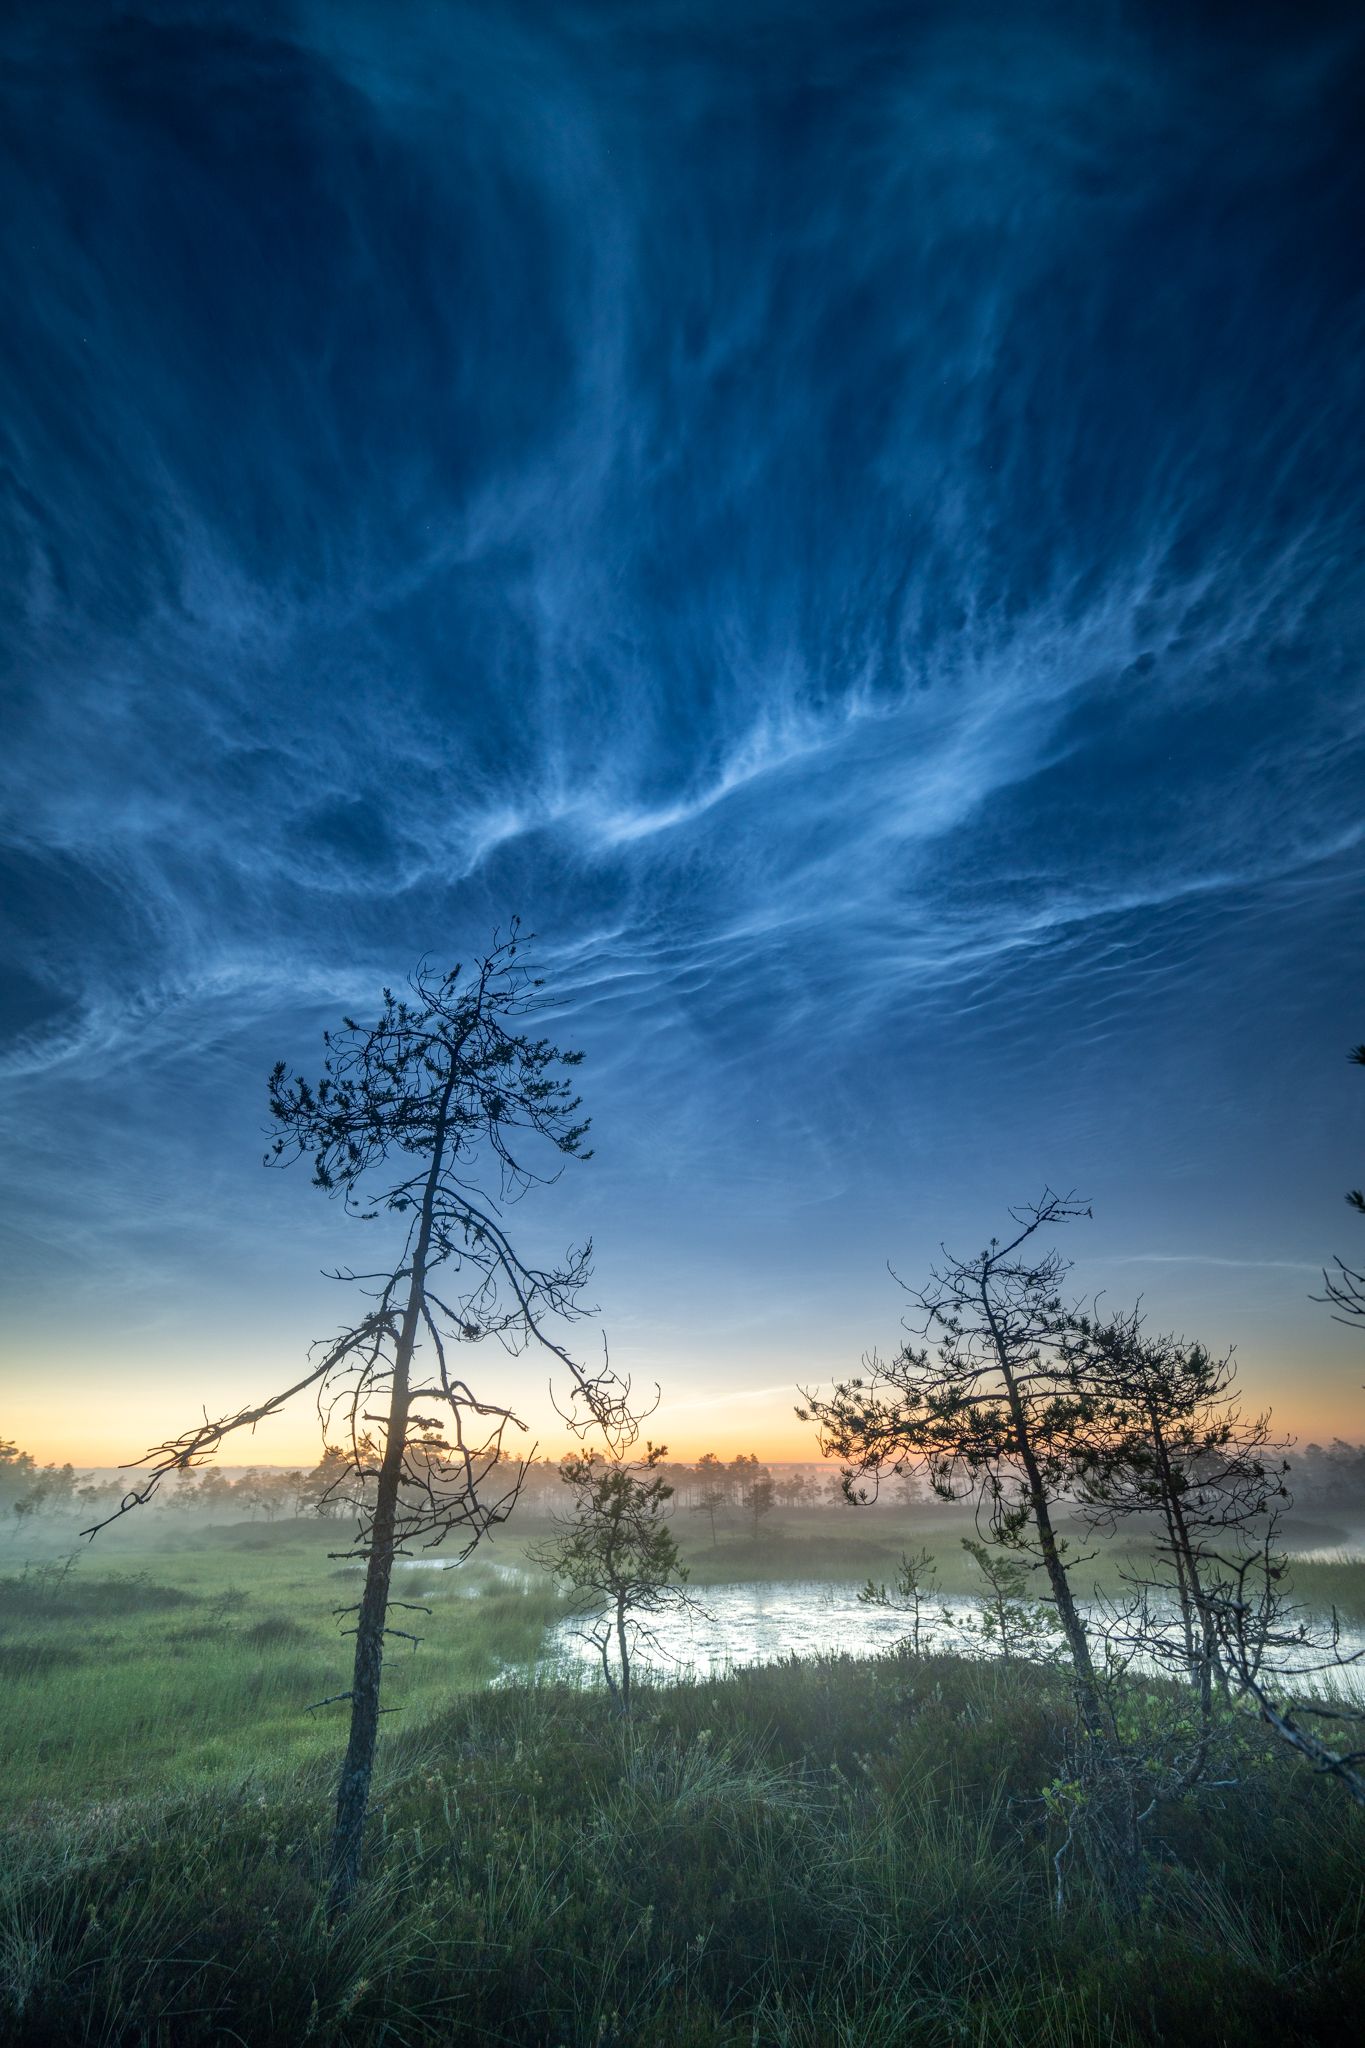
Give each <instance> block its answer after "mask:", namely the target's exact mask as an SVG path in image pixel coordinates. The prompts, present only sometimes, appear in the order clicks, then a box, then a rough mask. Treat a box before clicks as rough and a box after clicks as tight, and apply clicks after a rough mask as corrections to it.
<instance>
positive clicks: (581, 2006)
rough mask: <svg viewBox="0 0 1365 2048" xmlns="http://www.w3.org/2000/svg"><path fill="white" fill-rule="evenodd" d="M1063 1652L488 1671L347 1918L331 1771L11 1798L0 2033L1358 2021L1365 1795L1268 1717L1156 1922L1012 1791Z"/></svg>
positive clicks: (430, 1727)
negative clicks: (337, 1904) (66, 1798)
mask: <svg viewBox="0 0 1365 2048" xmlns="http://www.w3.org/2000/svg"><path fill="white" fill-rule="evenodd" d="M1065 1721H1066V1709H1065V1693H1064V1688H1062V1687H1061V1686H1060V1685H1059V1684H1058V1681H1057V1679H1056V1678H1055V1676H1053V1675H1050V1674H1047V1673H1044V1672H1040V1671H1028V1670H1026V1671H1022V1672H1018V1673H1016V1674H1013V1675H1012V1676H1010V1677H1009V1678H1007V1677H1006V1676H1005V1674H1004V1673H1003V1672H1002V1671H1001V1670H1000V1669H999V1667H996V1666H991V1665H982V1664H971V1663H962V1662H959V1661H956V1660H953V1659H935V1660H929V1661H925V1662H924V1663H921V1664H915V1663H911V1662H909V1661H907V1660H905V1659H903V1658H896V1657H892V1658H887V1659H882V1660H878V1661H876V1662H873V1663H866V1662H854V1661H852V1660H849V1659H839V1658H828V1659H821V1660H818V1661H815V1662H811V1663H806V1664H801V1665H793V1664H787V1665H782V1666H777V1667H767V1668H764V1669H755V1670H751V1671H746V1672H742V1673H738V1674H735V1675H733V1676H731V1677H729V1678H727V1679H725V1680H724V1681H718V1682H708V1683H705V1684H689V1685H681V1686H670V1687H667V1688H661V1689H655V1690H647V1691H645V1692H644V1693H643V1695H642V1711H641V1712H640V1713H639V1714H638V1715H637V1716H636V1717H635V1719H634V1720H633V1721H632V1722H630V1723H623V1722H621V1721H620V1720H619V1719H616V1718H613V1717H612V1716H611V1715H609V1714H608V1713H607V1712H606V1711H605V1708H604V1703H603V1701H602V1700H601V1699H600V1697H598V1696H596V1695H595V1694H593V1693H590V1692H587V1691H583V1690H575V1689H572V1688H569V1687H566V1686H563V1685H558V1684H556V1685H547V1684H538V1685H537V1684H522V1685H519V1686H513V1687H506V1688H501V1689H498V1690H494V1691H491V1692H484V1693H482V1694H477V1693H470V1694H467V1695H466V1696H464V1697H463V1698H462V1699H460V1700H458V1701H456V1702H455V1703H453V1704H451V1705H450V1706H448V1707H447V1708H446V1710H445V1711H444V1712H443V1713H441V1714H440V1715H438V1716H436V1717H434V1718H433V1719H432V1720H431V1721H429V1722H428V1723H427V1724H426V1725H425V1726H424V1727H422V1728H420V1729H419V1728H417V1727H413V1728H411V1729H409V1730H407V1731H406V1732H405V1733H404V1734H403V1735H402V1736H401V1737H399V1738H398V1739H396V1740H394V1739H391V1740H390V1742H389V1743H388V1745H387V1746H386V1750H385V1755H384V1763H383V1769H382V1773H381V1782H380V1785H379V1796H378V1801H377V1807H376V1812H375V1816H374V1820H373V1823H372V1826H371V1830H370V1840H369V1849H368V1858H367V1873H366V1884H365V1889H364V1893H363V1897H362V1901H361V1905H360V1907H359V1910H358V1911H357V1912H356V1913H354V1914H353V1915H352V1916H351V1917H350V1918H349V1919H348V1920H347V1921H346V1922H345V1923H344V1925H343V1926H342V1927H341V1928H340V1929H339V1930H338V1931H337V1932H336V1933H335V1934H329V1932H328V1930H327V1928H326V1926H325V1924H324V1921H323V1919H322V1916H321V1914H320V1912H319V1908H318V1876H319V1870H320V1863H321V1856H322V1844H323V1834H324V1828H325V1819H326V1807H327V1794H328V1790H329V1785H330V1773H329V1772H328V1771H327V1770H326V1769H325V1768H324V1767H323V1766H322V1764H321V1763H320V1762H313V1763H310V1764H307V1765H305V1766H302V1767H296V1768H294V1769H292V1770H281V1769H277V1768H274V1767H271V1768H269V1769H266V1768H263V1769H262V1770H261V1771H260V1772H259V1773H258V1774H257V1775H255V1776H252V1777H250V1778H249V1779H246V1780H244V1781H242V1782H240V1783H238V1784H236V1785H234V1786H231V1787H219V1788H218V1789H217V1790H216V1791H214V1792H209V1791H205V1790H199V1791H196V1792H192V1793H190V1794H188V1795H187V1796H184V1797H174V1796H170V1795H164V1794H163V1795H160V1796H156V1797H151V1796H143V1797H138V1798H132V1799H128V1800H125V1801H122V1802H118V1803H116V1804H114V1805H107V1804H106V1805H100V1806H96V1807H94V1808H93V1809H91V1808H87V1809H86V1810H85V1811H83V1812H81V1813H75V1812H69V1813H67V1814H65V1815H62V1816H59V1815H54V1814H53V1813H51V1812H49V1813H47V1814H45V1815H42V1816H40V1815H38V1814H35V1813H30V1815H29V1816H28V1817H27V1818H26V1819H19V1818H17V1817H15V1816H11V1817H10V1819H9V1821H8V1823H7V1824H6V1826H5V1840H4V1844H3V1847H4V1852H5V1853H4V1866H5V1876H4V1878H3V1880H0V2039H4V2040H7V2041H13V2042H16V2043H18V2042H22V2043H46V2042H53V2043H56V2042H67V2041H74V2040H80V2041H83V2042H88V2043H92V2044H96V2043H98V2044H101V2048H123V2044H129V2048H132V2044H135V2043H136V2044H142V2043H165V2044H167V2048H170V2044H177V2048H178V2044H180V2043H186V2044H194V2043H198V2042H209V2041H220V2040H234V2041H244V2042H249V2043H252V2044H253V2048H254V2044H262V2048H268V2044H270V2043H273V2042H276V2041H278V2042H290V2043H293V2042H298V2041H317V2042H327V2043H337V2044H347V2048H369V2044H375V2048H378V2044H380V2043H407V2044H412V2048H419V2044H423V2048H424V2044H433V2048H434V2044H437V2043H440V2044H444V2048H458V2044H464V2043H469V2044H473V2043H506V2044H509V2048H627V2044H629V2048H637V2044H638V2048H689V2044H692V2048H703V2044H706V2048H711V2044H717V2048H827V2044H830V2043H840V2044H848V2048H854V2044H857V2048H873V2044H886V2048H891V2044H893V2043H894V2044H903V2043H924V2044H926V2048H940V2044H941V2048H949V2044H956V2043H960V2042H969V2043H972V2044H979V2048H1007V2044H1010V2048H1014V2044H1020V2043H1038V2044H1047V2048H1054V2044H1055V2048H1061V2044H1067V2048H1091V2044H1093V2048H1100V2044H1105V2048H1128V2044H1135V2043H1138V2042H1147V2041H1160V2042H1165V2043H1170V2044H1176V2048H1184V2044H1189V2048H1195V2044H1196V2043H1197V2044H1199V2048H1205V2044H1210V2043H1212V2044H1218V2043H1228V2044H1232V2043H1234V2042H1235V2043H1238V2044H1255V2043H1257V2042H1261V2041H1266V2042H1271V2041H1274V2042H1277V2043H1309V2042H1323V2043H1328V2042H1340V2041H1343V2040H1346V2039H1349V2038H1353V2028H1354V2023H1355V2019H1356V2018H1358V2013H1359V2005H1360V2000H1361V1998H1362V1997H1363V1996H1365V1960H1363V1957H1362V1948H1361V1944H1360V1940H1359V1936H1360V1931H1361V1930H1360V1922H1361V1907H1362V1892H1361V1881H1360V1880H1361V1855H1362V1850H1365V1825H1362V1819H1363V1818H1365V1817H1362V1816H1360V1815H1359V1814H1357V1812H1356V1811H1355V1809H1353V1808H1351V1807H1350V1806H1349V1805H1348V1804H1347V1802H1345V1801H1344V1800H1343V1799H1341V1798H1340V1797H1339V1796H1338V1795H1337V1794H1336V1791H1335V1788H1332V1787H1330V1786H1326V1785H1323V1784H1321V1783H1318V1782H1315V1781H1312V1780H1309V1779H1308V1778H1306V1777H1304V1776H1301V1775H1300V1774H1298V1773H1296V1772H1295V1771H1293V1770H1292V1769H1286V1768H1285V1767H1284V1766H1283V1765H1282V1763H1281V1761H1280V1759H1279V1758H1278V1757H1275V1756H1272V1755H1271V1754H1270V1753H1269V1752H1268V1751H1267V1750H1266V1748H1265V1745H1264V1743H1263V1741H1262V1739H1261V1737H1260V1735H1259V1733H1258V1731H1256V1730H1255V1729H1254V1728H1249V1729H1248V1730H1247V1732H1246V1734H1245V1736H1244V1738H1243V1746H1242V1755H1241V1758H1240V1766H1241V1774H1242V1777H1243V1784H1242V1786H1241V1787H1240V1788H1239V1790H1238V1792H1237V1794H1236V1796H1235V1797H1233V1796H1232V1795H1230V1794H1229V1793H1226V1792H1225V1793H1221V1794H1213V1795H1208V1796H1206V1797H1205V1798H1204V1799H1203V1800H1202V1801H1200V1802H1198V1803H1193V1802H1191V1803H1189V1804H1188V1805H1182V1806H1181V1807H1180V1808H1178V1809H1175V1810H1173V1811H1172V1812H1171V1814H1170V1815H1169V1816H1168V1817H1167V1821H1166V1823H1165V1825H1164V1827H1163V1830H1162V1840H1161V1841H1160V1843H1159V1845H1158V1849H1157V1854H1156V1857H1155V1859H1154V1863H1153V1868H1152V1873H1151V1883H1150V1887H1149V1891H1148V1895H1147V1897H1146V1899H1145V1900H1144V1902H1143V1906H1142V1909H1141V1911H1140V1912H1139V1913H1138V1914H1137V1915H1136V1916H1135V1917H1132V1916H1128V1917H1125V1916H1123V1915H1120V1914H1118V1913H1117V1912H1116V1911H1115V1910H1114V1909H1113V1908H1112V1907H1110V1906H1109V1905H1108V1904H1107V1903H1106V1901H1105V1899H1104V1897H1103V1896H1102V1895H1101V1894H1100V1893H1099V1892H1098V1891H1096V1890H1095V1889H1094V1888H1093V1887H1092V1886H1089V1885H1088V1884H1087V1882H1086V1881H1085V1879H1084V1876H1083V1874H1080V1873H1078V1874H1077V1875H1076V1877H1075V1880H1074V1882H1073V1885H1072V1889H1071V1893H1070V1898H1069V1904H1068V1910H1067V1911H1066V1912H1065V1913H1064V1914H1063V1915H1062V1916H1060V1917H1058V1916H1057V1915H1056V1914H1055V1913H1054V1912H1053V1911H1052V1909H1051V1906H1050V1884H1051V1876H1052V1864H1051V1858H1052V1854H1053V1853H1054V1851H1055V1848H1056V1846H1057V1843H1056V1841H1055V1839H1054V1837H1053V1836H1052V1835H1051V1834H1050V1833H1049V1831H1048V1827H1047V1824H1046V1820H1045V1818H1044V1817H1042V1816H1041V1812H1040V1809H1037V1808H1036V1807H1035V1806H1034V1805H1033V1804H1031V1803H1030V1800H1031V1795H1032V1794H1034V1793H1036V1791H1037V1789H1038V1787H1039V1784H1040V1782H1041V1775H1040V1774H1045V1773H1046V1772H1047V1771H1048V1770H1049V1769H1051V1768H1054V1767H1055V1763H1056V1760H1057V1758H1058V1755H1059V1753H1060V1744H1061V1739H1062V1731H1063V1727H1064V1724H1065Z"/></svg>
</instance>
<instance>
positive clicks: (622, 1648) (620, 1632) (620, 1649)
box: [616, 1593, 630, 1714]
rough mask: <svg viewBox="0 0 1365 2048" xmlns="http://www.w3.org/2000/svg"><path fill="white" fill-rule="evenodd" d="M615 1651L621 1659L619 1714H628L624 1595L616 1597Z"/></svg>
mask: <svg viewBox="0 0 1365 2048" xmlns="http://www.w3.org/2000/svg"><path fill="white" fill-rule="evenodd" d="M616 1650H617V1655H618V1656H619V1657H620V1659H621V1712H622V1713H623V1714H628V1713H629V1712H630V1650H629V1648H628V1646H627V1643H626V1602H625V1595H624V1594H620V1593H618V1594H617V1596H616Z"/></svg>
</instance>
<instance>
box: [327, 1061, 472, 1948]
mask: <svg viewBox="0 0 1365 2048" xmlns="http://www.w3.org/2000/svg"><path fill="white" fill-rule="evenodd" d="M454 1083H455V1064H454V1061H453V1060H452V1062H451V1073H450V1079H449V1080H448V1081H447V1083H446V1088H445V1093H444V1095H443V1096H442V1098H441V1106H440V1111H439V1114H438V1116H437V1121H436V1132H435V1138H434V1142H433V1146H432V1155H431V1171H430V1173H429V1174H428V1175H427V1184H426V1192H425V1194H424V1195H423V1198H422V1214H421V1220H420V1223H419V1225H418V1231H417V1242H416V1244H415V1246H414V1248H413V1256H412V1278H411V1281H410V1284H409V1287H408V1299H407V1306H406V1307H405V1309H404V1311H403V1321H402V1324H401V1326H400V1328H399V1332H398V1342H397V1344H396V1345H395V1347H394V1359H393V1380H392V1384H391V1388H390V1394H389V1413H388V1419H387V1423H386V1433H385V1442H384V1457H383V1461H382V1463H381V1465H380V1468H379V1483H378V1487H377V1489H376V1498H375V1505H374V1515H373V1517H372V1519H371V1522H370V1540H369V1556H368V1558H367V1560H366V1564H365V1590H364V1592H363V1594H362V1595H361V1599H360V1613H359V1616H358V1618H357V1621H356V1631H355V1666H354V1671H353V1675H352V1678H351V1731H350V1736H349V1739H348V1741H347V1744H346V1756H345V1760H344V1762H343V1763H342V1766H341V1778H340V1781H339V1783H338V1785H337V1803H336V1820H335V1823H334V1826H333V1829H332V1847H331V1854H330V1858H329V1862H330V1879H329V1888H328V1911H329V1913H330V1914H331V1915H332V1916H333V1917H334V1918H335V1917H336V1915H338V1914H340V1913H344V1912H345V1910H346V1908H347V1907H348V1906H349V1905H350V1903H351V1900H352V1899H353V1898H354V1896H355V1890H356V1886H357V1885H358V1883H359V1882H360V1849H361V1843H362V1842H363V1840H364V1835H365V1815H366V1811H367V1809H368V1807H369V1803H370V1780H371V1778H372V1777H373V1775H374V1751H375V1743H376V1741H377V1739H378V1735H379V1685H380V1678H381V1675H382V1672H383V1665H384V1634H385V1624H386V1621H387V1618H388V1608H389V1581H390V1579H391V1578H392V1576H393V1559H394V1552H395V1548H396V1545H395V1540H394V1535H395V1528H396V1525H397V1520H398V1495H399V1487H400V1485H401V1483H402V1478H403V1454H404V1451H405V1449H406V1447H407V1434H408V1398H409V1388H410V1385H411V1370H412V1354H413V1350H414V1348H415V1346H416V1343H417V1331H418V1327H419V1323H420V1320H421V1314H422V1298H423V1290H424V1287H425V1284H426V1267H427V1255H428V1253H429V1251H430V1249H431V1226H432V1211H433V1208H434V1205H435V1200H436V1190H437V1186H438V1184H439V1181H440V1173H441V1164H442V1159H443V1156H444V1152H445V1128H446V1115H447V1112H448V1110H449V1107H450V1096H451V1090H452V1089H453V1087H454Z"/></svg>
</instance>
